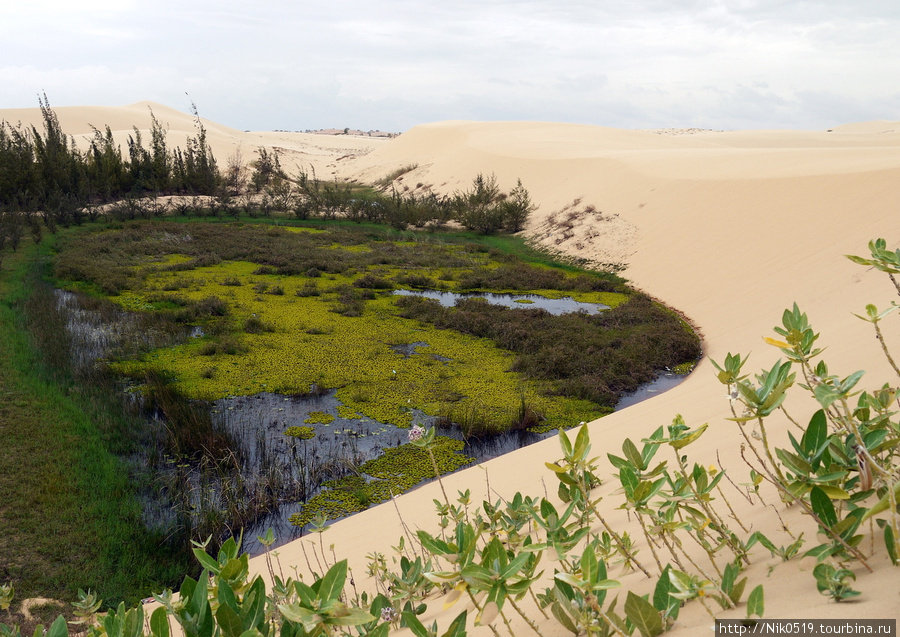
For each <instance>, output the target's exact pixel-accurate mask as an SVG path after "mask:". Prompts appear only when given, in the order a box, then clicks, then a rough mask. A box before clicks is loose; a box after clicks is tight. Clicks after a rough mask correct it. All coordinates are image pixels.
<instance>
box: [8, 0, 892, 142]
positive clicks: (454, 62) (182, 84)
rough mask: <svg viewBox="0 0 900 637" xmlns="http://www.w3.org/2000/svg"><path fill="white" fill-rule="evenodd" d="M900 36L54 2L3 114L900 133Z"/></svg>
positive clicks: (625, 7)
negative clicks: (839, 124) (111, 108)
mask: <svg viewBox="0 0 900 637" xmlns="http://www.w3.org/2000/svg"><path fill="white" fill-rule="evenodd" d="M898 31H900V4H897V3H895V2H888V1H885V0H880V1H879V0H873V1H871V2H865V3H847V2H844V1H837V0H818V1H815V0H809V1H806V2H803V3H784V2H782V1H780V0H633V1H630V2H626V1H625V0H611V1H610V2H602V3H598V2H595V1H593V0H560V1H557V2H553V3H549V2H546V1H543V0H542V1H540V2H538V1H535V0H496V1H492V2H490V3H485V2H476V1H475V0H444V1H443V2H441V3H422V2H419V1H417V0H386V1H385V2H379V3H372V2H369V1H367V2H363V1H362V0H333V1H332V2H328V3H312V4H311V3H302V4H301V3H296V2H293V1H288V0H273V1H270V2H266V3H256V4H253V3H246V2H236V1H234V0H219V1H215V2H214V1H212V0H196V1H194V2H191V3H183V2H175V0H158V1H157V2H153V3H150V2H148V1H147V0H131V2H119V1H118V0H117V1H116V2H112V0H87V4H85V3H78V5H77V8H76V5H72V4H70V3H63V2H61V1H58V0H40V2H39V4H34V3H19V4H17V5H16V7H14V8H13V10H12V11H11V12H10V13H9V15H8V16H4V21H3V24H2V25H0V60H6V63H7V64H8V66H6V67H4V68H2V69H0V78H2V79H3V80H4V82H3V86H4V91H3V92H2V94H0V108H3V107H19V106H28V105H33V104H34V102H35V100H34V98H33V96H34V95H35V94H36V93H38V92H39V91H41V90H46V91H47V93H48V95H49V97H50V98H51V101H52V102H53V103H58V104H60V105H62V104H81V103H90V104H94V103H102V104H113V105H115V104H126V103H131V102H135V101H138V100H142V99H152V100H155V101H161V102H164V103H167V104H169V105H171V106H174V107H176V108H183V103H184V99H183V95H184V93H185V92H189V93H190V94H191V97H193V98H194V99H195V100H196V101H197V104H198V106H199V107H200V108H201V112H203V114H204V115H205V116H207V117H210V118H211V119H217V120H219V121H221V122H222V123H224V124H228V125H231V126H235V127H237V128H257V129H266V128H294V129H305V128H317V127H326V126H329V127H330V126H346V125H351V126H359V127H364V128H381V129H390V130H403V129H406V128H409V127H410V126H412V125H415V124H417V123H422V122H425V121H435V120H439V119H445V118H446V119H459V118H467V119H507V120H514V119H550V120H555V121H573V122H581V123H592V124H602V125H609V126H638V127H655V126H658V127H664V126H681V125H691V126H703V127H722V126H723V125H727V126H728V127H733V126H749V125H753V126H760V127H766V128H775V127H789V126H803V123H804V122H810V123H812V122H813V120H814V121H815V122H816V123H815V124H814V125H812V126H810V127H817V126H818V123H819V122H824V121H826V120H828V121H829V123H834V122H835V121H839V119H838V118H839V117H840V116H842V115H846V114H851V113H858V114H863V113H868V114H871V115H872V116H878V117H880V118H883V119H891V118H895V119H896V118H900V114H898V112H897V110H896V101H895V99H894V98H893V96H894V94H895V90H894V89H893V87H895V86H897V85H900V67H898V65H896V63H895V60H896V59H898V57H900V39H898V38H897V37H896V33H897V32H898ZM818 97H821V98H822V100H823V102H822V104H821V105H820V107H819V108H818V109H813V108H812V107H811V103H810V102H811V100H814V99H817V98H818ZM879 109H884V111H883V112H882V111H880V110H879ZM891 109H893V110H891ZM814 112H817V113H818V114H817V115H816V117H815V118H812V114H813V113H814ZM335 119H338V120H339V121H335Z"/></svg>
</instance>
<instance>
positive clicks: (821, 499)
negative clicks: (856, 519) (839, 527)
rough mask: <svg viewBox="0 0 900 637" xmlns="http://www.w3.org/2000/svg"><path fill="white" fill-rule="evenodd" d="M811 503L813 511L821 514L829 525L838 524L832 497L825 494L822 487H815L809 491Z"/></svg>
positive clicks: (820, 517) (821, 518) (822, 518)
mask: <svg viewBox="0 0 900 637" xmlns="http://www.w3.org/2000/svg"><path fill="white" fill-rule="evenodd" d="M809 503H810V505H811V506H812V510H813V512H814V513H815V514H816V515H817V516H819V519H820V520H822V522H823V523H824V524H825V525H826V526H827V527H828V528H832V527H834V525H835V524H837V521H838V518H837V512H835V510H834V505H833V504H832V503H831V498H829V497H828V496H827V495H825V492H824V491H822V489H821V488H820V487H817V486H816V487H813V488H812V490H811V491H810V492H809Z"/></svg>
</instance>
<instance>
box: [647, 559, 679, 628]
mask: <svg viewBox="0 0 900 637" xmlns="http://www.w3.org/2000/svg"><path fill="white" fill-rule="evenodd" d="M671 568H672V567H671V565H669V564H666V567H665V568H664V569H663V572H662V574H661V575H660V576H659V580H658V581H657V582H656V588H654V589H653V607H654V608H656V610H658V611H659V612H660V613H662V614H663V616H664V617H671V618H672V619H677V618H678V610H679V609H680V608H681V600H679V599H678V598H676V597H672V593H673V592H675V591H676V590H677V589H676V588H675V586H674V585H673V584H672V580H671V579H670V578H669V570H670V569H671Z"/></svg>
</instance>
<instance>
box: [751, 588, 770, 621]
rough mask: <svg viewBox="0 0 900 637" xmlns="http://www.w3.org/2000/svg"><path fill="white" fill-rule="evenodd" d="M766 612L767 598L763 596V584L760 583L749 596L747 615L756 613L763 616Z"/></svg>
mask: <svg viewBox="0 0 900 637" xmlns="http://www.w3.org/2000/svg"><path fill="white" fill-rule="evenodd" d="M765 612H766V605H765V599H764V596H763V587H762V584H760V585H758V586H757V587H756V588H754V589H753V590H752V591H750V597H748V598H747V617H751V616H753V615H756V616H757V617H762V616H763V615H764V614H765Z"/></svg>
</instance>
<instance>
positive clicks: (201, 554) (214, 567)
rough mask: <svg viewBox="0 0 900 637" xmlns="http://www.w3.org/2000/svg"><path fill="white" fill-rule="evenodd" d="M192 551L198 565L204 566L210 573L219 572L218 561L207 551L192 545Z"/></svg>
mask: <svg viewBox="0 0 900 637" xmlns="http://www.w3.org/2000/svg"><path fill="white" fill-rule="evenodd" d="M191 550H192V551H193V552H194V557H196V558H197V561H198V562H200V566H202V567H203V568H205V569H206V570H207V571H210V572H211V573H215V574H216V575H218V574H219V568H220V566H219V563H218V562H217V561H215V560H214V559H213V558H212V556H210V554H209V553H207V552H206V551H204V550H203V549H201V548H197V547H194V548H192V549H191Z"/></svg>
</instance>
